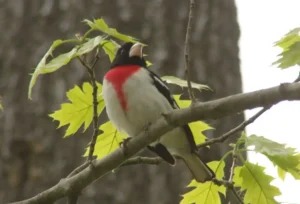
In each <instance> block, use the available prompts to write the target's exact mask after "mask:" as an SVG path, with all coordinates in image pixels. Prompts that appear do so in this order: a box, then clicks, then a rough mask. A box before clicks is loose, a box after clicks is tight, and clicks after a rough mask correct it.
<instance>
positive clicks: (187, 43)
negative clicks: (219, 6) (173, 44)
mask: <svg viewBox="0 0 300 204" xmlns="http://www.w3.org/2000/svg"><path fill="white" fill-rule="evenodd" d="M194 7H195V0H190V13H189V19H188V24H187V29H186V36H185V43H184V44H185V49H184V58H185V77H186V81H187V86H188V93H189V97H190V100H191V101H192V104H194V103H195V102H196V99H195V95H194V93H193V89H192V84H191V78H190V66H191V65H190V59H189V55H190V44H191V43H190V41H191V34H192V32H191V31H192V20H193V17H194Z"/></svg>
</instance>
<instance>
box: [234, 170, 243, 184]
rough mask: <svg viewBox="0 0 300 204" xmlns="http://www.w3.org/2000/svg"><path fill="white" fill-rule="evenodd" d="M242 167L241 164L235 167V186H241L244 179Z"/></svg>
mask: <svg viewBox="0 0 300 204" xmlns="http://www.w3.org/2000/svg"><path fill="white" fill-rule="evenodd" d="M241 169H242V167H241V166H236V167H235V168H234V173H233V178H232V181H233V182H234V186H235V187H240V186H241V185H242V183H243V179H242V177H240V172H241Z"/></svg>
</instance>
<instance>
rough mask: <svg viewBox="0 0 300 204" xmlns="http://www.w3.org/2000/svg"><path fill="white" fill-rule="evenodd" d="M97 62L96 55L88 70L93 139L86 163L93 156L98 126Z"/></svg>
mask: <svg viewBox="0 0 300 204" xmlns="http://www.w3.org/2000/svg"><path fill="white" fill-rule="evenodd" d="M98 60H99V57H98V55H96V58H95V60H94V62H93V64H92V66H91V68H90V69H89V72H88V73H89V75H90V80H91V84H92V86H93V129H94V132H93V137H92V140H91V143H90V151H89V156H88V158H87V159H88V161H92V159H93V154H94V149H95V144H96V140H97V137H98V134H99V125H98V100H97V98H98V86H97V81H96V77H95V65H96V63H97V61H98Z"/></svg>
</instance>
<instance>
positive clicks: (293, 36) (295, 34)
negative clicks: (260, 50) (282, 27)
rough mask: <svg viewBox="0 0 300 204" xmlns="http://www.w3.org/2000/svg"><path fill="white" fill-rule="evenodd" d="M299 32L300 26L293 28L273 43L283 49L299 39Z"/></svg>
mask: <svg viewBox="0 0 300 204" xmlns="http://www.w3.org/2000/svg"><path fill="white" fill-rule="evenodd" d="M299 32H300V28H295V29H293V30H291V31H290V32H288V33H287V34H286V35H285V36H284V37H283V38H281V39H280V40H279V41H277V42H276V43H275V45H276V46H278V47H280V48H282V49H283V50H287V49H288V48H289V47H290V46H291V45H293V44H294V43H295V42H299V41H300V36H299Z"/></svg>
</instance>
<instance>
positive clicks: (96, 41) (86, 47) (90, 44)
mask: <svg viewBox="0 0 300 204" xmlns="http://www.w3.org/2000/svg"><path fill="white" fill-rule="evenodd" d="M102 42H103V38H102V37H101V36H97V37H94V38H91V39H89V40H88V41H86V42H85V43H83V44H81V45H80V46H79V47H78V50H77V52H76V55H75V56H76V57H77V56H81V55H83V54H86V53H89V52H90V51H92V50H93V49H95V47H97V46H99V45H101V43H102Z"/></svg>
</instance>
